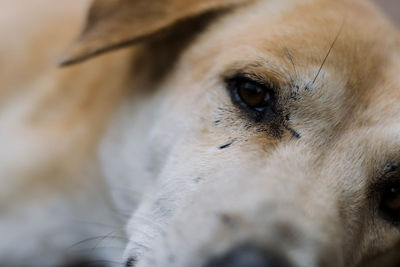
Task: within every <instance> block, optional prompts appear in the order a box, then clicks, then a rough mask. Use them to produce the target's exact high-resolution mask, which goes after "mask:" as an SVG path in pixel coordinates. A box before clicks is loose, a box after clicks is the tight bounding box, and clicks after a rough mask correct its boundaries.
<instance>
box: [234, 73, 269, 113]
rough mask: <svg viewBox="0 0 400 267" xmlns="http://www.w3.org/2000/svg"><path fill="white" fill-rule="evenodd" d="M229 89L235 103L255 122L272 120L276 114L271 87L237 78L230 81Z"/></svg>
mask: <svg viewBox="0 0 400 267" xmlns="http://www.w3.org/2000/svg"><path fill="white" fill-rule="evenodd" d="M228 89H229V91H230V93H231V96H232V100H233V102H234V103H235V104H236V105H238V106H239V107H240V108H242V109H243V110H244V111H246V112H247V113H248V114H249V115H250V116H251V117H252V118H253V119H254V120H255V121H265V120H267V119H271V118H272V116H273V115H274V114H275V113H276V111H275V107H274V97H273V90H272V88H271V87H270V86H267V85H265V84H261V83H259V82H256V81H253V80H252V79H249V78H244V77H235V78H232V79H230V80H228Z"/></svg>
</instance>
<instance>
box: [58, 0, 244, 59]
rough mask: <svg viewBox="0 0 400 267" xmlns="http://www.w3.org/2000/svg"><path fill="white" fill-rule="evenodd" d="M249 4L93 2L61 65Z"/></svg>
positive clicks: (236, 0) (221, 0)
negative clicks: (209, 13)
mask: <svg viewBox="0 0 400 267" xmlns="http://www.w3.org/2000/svg"><path fill="white" fill-rule="evenodd" d="M250 1H251V0H94V2H93V4H92V6H91V8H90V10H89V15H88V18H87V21H86V26H85V28H84V30H83V31H82V33H81V35H80V37H79V38H78V40H77V42H76V43H75V44H74V45H73V46H72V48H71V49H70V51H69V52H68V53H67V56H66V57H64V60H63V61H62V62H61V65H68V64H72V63H76V62H79V61H83V60H85V59H88V58H90V57H93V56H95V55H98V54H101V53H104V52H107V51H110V50H114V49H118V48H121V47H124V46H127V45H132V44H135V43H137V42H141V41H145V40H147V39H148V38H150V37H152V36H153V35H155V34H157V33H159V32H162V31H163V30H164V29H166V28H168V27H170V26H172V25H174V24H176V23H178V22H181V21H184V20H185V19H190V18H194V17H196V16H200V15H202V14H205V13H207V12H212V11H217V10H220V9H226V8H229V7H232V6H234V5H238V4H241V3H244V2H250Z"/></svg>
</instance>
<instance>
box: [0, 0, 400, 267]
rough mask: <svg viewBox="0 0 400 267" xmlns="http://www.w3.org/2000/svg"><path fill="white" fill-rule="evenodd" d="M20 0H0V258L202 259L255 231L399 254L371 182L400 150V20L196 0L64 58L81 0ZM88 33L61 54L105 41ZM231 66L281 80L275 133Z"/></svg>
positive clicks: (353, 7)
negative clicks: (175, 13) (241, 96)
mask: <svg viewBox="0 0 400 267" xmlns="http://www.w3.org/2000/svg"><path fill="white" fill-rule="evenodd" d="M182 1H183V0H182ZM15 2H16V1H12V0H6V1H5V2H4V4H3V5H5V8H3V9H4V10H8V12H6V13H7V14H5V15H4V16H0V17H1V19H2V20H4V23H1V24H0V33H1V36H3V38H2V39H3V40H4V41H3V42H2V44H1V46H0V54H1V58H2V60H1V62H2V64H3V68H2V69H1V70H0V82H1V84H2V86H1V88H0V96H1V99H0V144H1V145H2V149H1V150H0V181H1V184H2V187H1V188H0V211H1V212H0V265H2V264H5V265H4V266H58V265H61V264H63V263H66V262H67V261H69V260H74V259H75V258H77V259H80V258H82V257H83V258H87V259H88V260H89V261H91V260H106V261H104V263H108V264H110V265H113V264H114V265H115V266H118V265H119V263H121V264H123V263H122V262H127V261H129V260H131V262H132V263H133V261H132V259H135V262H136V263H137V265H136V266H137V267H164V266H173V267H189V266H191V267H197V266H198V267H200V266H203V265H204V264H205V263H206V262H207V261H208V260H209V259H211V258H213V257H218V256H219V255H223V254H224V253H226V252H228V251H229V250H231V249H232V248H234V247H236V246H237V245H239V244H242V243H249V242H251V243H254V244H257V245H258V246H261V247H265V248H266V249H267V248H274V249H275V250H277V251H279V252H280V253H281V254H283V255H284V257H285V258H287V259H289V260H290V261H291V262H292V263H293V265H294V266H296V267H297V266H298V267H312V266H315V267H316V266H327V267H328V266H332V267H340V266H343V267H353V266H367V265H368V264H370V265H371V266H379V267H384V266H387V267H390V266H393V267H394V266H396V264H398V263H399V262H400V261H399V259H396V257H397V256H396V254H397V253H396V251H397V249H398V248H397V244H398V243H399V241H400V230H399V228H398V227H396V226H394V225H392V224H390V223H389V222H387V221H386V220H385V219H383V218H382V217H381V216H380V214H379V212H378V211H377V208H376V205H377V203H376V202H375V199H374V198H373V197H372V196H371V194H370V188H371V186H372V185H373V184H374V183H376V182H377V181H379V180H380V179H382V177H381V175H380V174H381V173H382V169H383V167H384V166H385V164H387V163H388V162H398V161H399V160H400V154H399V153H400V120H399V118H398V116H397V115H398V114H399V112H400V76H399V72H400V38H399V34H398V32H397V30H396V29H395V28H394V27H393V26H392V25H391V24H390V23H389V22H388V21H387V19H386V18H385V17H384V16H382V14H381V13H380V12H379V11H378V9H377V7H376V6H374V5H373V4H371V3H370V2H369V1H367V0H258V1H257V0H256V1H232V2H230V1H224V4H223V5H222V7H221V6H219V5H218V4H215V5H214V3H215V2H214V3H213V2H212V1H206V2H207V3H211V4H209V5H198V6H195V7H196V8H192V9H191V6H190V5H189V7H190V8H188V10H190V12H187V13H185V12H182V14H184V15H183V16H184V17H185V18H181V17H173V19H171V20H168V19H169V17H168V19H166V20H165V21H162V23H161V22H160V24H159V25H158V26H159V27H158V28H157V30H158V31H161V32H162V33H161V34H160V32H158V33H157V34H159V35H157V34H156V35H154V36H152V37H151V38H150V39H146V40H142V39H143V36H136V35H135V36H131V35H129V36H127V35H126V34H127V33H126V32H125V30H124V31H122V30H121V32H119V31H118V30H116V31H114V32H107V34H111V35H110V36H109V37H110V38H116V39H112V40H122V39H123V40H124V41H131V42H130V43H129V44H133V43H135V46H133V47H129V48H127V49H124V50H120V51H117V52H112V53H108V54H106V55H103V56H100V57H98V58H95V59H93V60H90V61H87V62H84V63H82V64H79V65H73V66H68V67H65V68H58V67H57V66H56V65H57V64H56V63H57V60H58V59H60V58H61V55H62V53H63V51H65V50H66V49H67V47H68V45H69V44H70V41H71V40H73V38H74V36H75V34H76V33H77V32H78V31H79V30H80V29H81V28H82V27H83V24H84V14H86V13H87V9H88V6H89V5H88V4H89V3H87V1H79V3H76V2H74V3H73V4H72V3H71V2H70V1H60V3H59V2H58V1H57V4H56V3H55V1H50V0H30V1H25V2H24V4H25V5H26V6H25V7H24V8H23V9H21V6H20V4H16V3H15ZM97 2H99V3H100V2H103V4H104V3H106V2H104V1H97ZM111 2H114V1H110V2H109V3H111ZM164 2H165V4H168V1H167V0H165V1H163V3H164ZM200 2H201V1H193V2H192V3H193V5H197V4H198V3H200ZM174 3H175V4H177V5H178V6H179V3H180V1H177V0H174ZM185 5H186V4H185ZM231 5H232V6H231ZM226 6H228V7H229V8H228V9H226ZM152 8H154V10H155V11H154V14H158V13H157V12H158V11H159V10H158V9H157V8H159V7H157V5H156V6H154V7H153V6H152ZM185 8H186V7H185ZM209 9H211V10H212V11H213V12H215V14H214V13H213V14H212V15H209V16H207V15H204V14H203V13H205V12H208V11H209ZM25 10H26V11H25ZM182 10H184V8H182ZM192 11H193V12H192ZM1 12H2V13H4V12H5V11H1ZM151 12H153V9H152V11H151ZM151 12H150V11H149V14H150V13H151ZM200 13H201V14H200ZM6 15H7V16H6ZM200 15H201V16H202V17H201V18H199V20H200V21H201V23H200V24H198V25H197V26H196V28H195V30H193V31H191V30H187V28H189V29H191V25H192V23H195V22H194V21H193V20H192V21H190V24H189V23H187V25H183V26H182V25H176V24H179V23H180V22H181V23H183V24H185V21H184V19H188V18H186V16H187V17H189V18H190V19H193V17H196V16H200ZM155 19H156V17H155V18H154V20H155ZM132 23H136V21H133V22H132ZM149 23H151V22H149ZM171 23H172V24H173V26H171V25H170V24H171ZM203 24H204V25H203ZM5 25H8V26H5ZM90 25H91V24H90V23H89V27H95V28H96V27H97V24H96V23H94V26H90ZM132 25H136V24H132ZM113 27H114V25H113ZM175 28H179V29H180V31H179V33H175V31H174V30H175ZM101 29H102V28H101V27H100V28H96V29H95V30H96V31H99V30H101ZM116 29H118V27H116ZM124 29H125V28H124ZM182 29H183V30H182ZM153 31H154V30H153V28H152V27H149V32H145V33H143V35H145V36H146V38H147V36H148V35H151V34H153ZM21 32H23V34H22V33H21ZM163 33H164V34H165V35H163ZM129 34H130V33H129ZM174 34H176V35H174ZM83 36H85V35H83ZM117 37H118V38H117ZM139 37H140V38H139ZM94 38H95V39H94V41H93V40H92V39H91V41H90V42H91V43H90V45H87V44H86V43H85V38H84V37H83V38H82V37H81V39H80V41H81V42H79V41H78V42H77V43H76V45H77V46H76V47H75V48H73V49H72V50H70V51H72V52H70V54H68V55H67V56H68V57H67V58H66V59H67V61H65V62H67V63H71V62H75V61H77V60H82V59H84V58H86V56H92V55H93V54H96V53H97V52H99V51H100V52H101V51H103V50H102V49H104V48H107V49H112V48H114V47H113V45H115V44H114V43H112V44H110V43H109V42H108V41H109V40H110V39H107V41H104V40H103V39H102V38H104V36H103V35H101V34H100V37H98V36H95V37H94ZM97 38H99V39H97ZM124 38H125V39H126V40H125V39H124ZM142 41H144V43H141V42H142ZM93 43H95V46H92V44H93ZM330 49H331V51H330V53H329V55H328V54H327V53H328V51H329V50H330ZM74 51H78V52H76V53H75V54H74ZM82 51H83V52H82ZM327 55H328V57H326V56H327ZM68 59H70V61H68ZM325 59H326V60H325ZM324 61H325V62H324ZM322 62H324V64H323V66H322V68H321V64H322ZM236 73H252V74H254V75H256V76H257V77H261V78H262V79H265V80H268V81H273V82H274V83H275V84H277V88H279V90H280V91H279V94H280V99H279V103H280V105H281V106H282V110H283V114H284V115H285V121H284V123H285V126H286V128H282V130H281V132H280V135H279V137H277V136H273V135H271V132H270V130H269V129H268V125H259V124H254V123H253V122H251V120H250V119H249V118H248V117H247V116H246V115H245V114H243V112H242V111H241V110H239V109H238V108H237V107H236V106H234V105H233V104H232V102H231V99H230V97H229V94H228V92H227V89H226V82H225V80H226V79H227V78H230V77H232V76H233V75H235V74H236ZM317 74H318V75H317ZM286 115H287V116H286ZM288 129H292V130H294V131H296V132H297V133H298V134H299V138H296V137H294V135H293V132H291V131H290V130H288ZM227 144H230V145H229V146H227V147H226V148H225V149H221V147H223V146H224V145H227ZM123 213H128V214H127V215H128V216H129V217H130V219H129V220H124V219H121V214H123ZM99 225H100V226H99ZM125 230H126V231H125ZM90 237H93V238H94V240H97V241H95V242H94V244H93V243H91V244H90V245H88V247H86V249H87V248H89V250H88V252H89V253H86V252H87V251H86V252H85V253H83V254H82V251H83V250H84V249H82V250H80V247H79V246H81V245H82V242H79V241H85V240H86V241H87V239H88V238H90ZM96 237H97V238H96ZM113 237H114V238H113ZM125 239H126V240H125ZM86 241H85V242H86ZM119 241H120V242H119ZM85 242H83V244H84V245H85ZM102 245H103V246H104V247H105V249H104V250H101V249H100V250H99V247H102ZM76 246H78V249H76V248H77V247H76ZM107 247H108V248H109V250H108V251H107ZM111 247H114V252H113V253H111V254H109V253H110V250H111V249H112V248H111ZM116 248H117V249H116ZM122 251H124V252H123V253H122ZM111 261H112V262H111Z"/></svg>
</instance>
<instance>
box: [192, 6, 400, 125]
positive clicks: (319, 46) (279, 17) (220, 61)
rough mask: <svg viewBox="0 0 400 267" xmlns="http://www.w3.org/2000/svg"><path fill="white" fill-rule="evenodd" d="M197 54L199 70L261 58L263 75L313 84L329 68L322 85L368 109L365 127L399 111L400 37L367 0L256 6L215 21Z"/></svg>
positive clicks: (250, 62)
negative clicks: (339, 88) (275, 74)
mask: <svg viewBox="0 0 400 267" xmlns="http://www.w3.org/2000/svg"><path fill="white" fill-rule="evenodd" d="M221 47H223V48H224V49H223V51H221ZM197 48H198V49H194V51H195V53H191V55H192V58H191V60H193V61H195V62H197V63H198V62H200V61H201V62H203V63H204V64H194V65H197V66H199V69H198V70H200V72H208V71H210V70H212V69H218V67H217V68H215V65H219V66H220V69H218V71H223V69H221V68H227V67H229V66H230V65H232V63H235V61H236V62H244V64H243V66H246V61H247V63H248V64H247V65H248V66H249V65H252V63H254V61H255V60H258V61H265V62H266V64H264V66H265V69H264V71H265V72H268V68H272V69H273V72H281V74H283V75H281V77H285V76H286V77H287V78H289V77H293V76H294V75H297V74H299V76H300V79H303V80H307V79H308V80H307V81H310V79H311V81H312V79H313V78H314V77H315V76H314V74H317V73H318V70H319V68H320V67H323V68H322V72H327V73H328V74H330V75H327V76H326V77H325V80H324V77H321V80H322V82H321V84H324V83H326V84H329V83H331V84H333V83H337V84H340V86H343V88H345V89H344V90H345V91H346V92H345V94H346V95H347V96H348V97H347V99H346V101H349V103H347V104H348V105H359V106H363V108H362V109H361V110H362V111H363V115H361V114H358V115H359V116H358V117H359V118H360V123H362V122H361V118H362V117H365V120H369V121H371V120H374V119H375V118H380V119H381V118H382V117H383V114H382V113H386V114H390V113H392V115H393V114H397V113H398V109H399V107H398V104H397V103H399V101H398V100H399V99H400V80H399V78H398V75H397V73H398V72H399V71H400V38H399V34H398V31H397V30H396V29H395V28H394V27H393V26H392V25H391V23H390V22H389V21H388V20H387V19H386V18H385V17H384V16H383V15H382V14H381V13H380V12H379V11H378V10H377V9H376V7H375V6H374V5H373V4H371V3H370V2H369V1H365V0H301V1H291V0H283V1H277V0H272V1H258V2H256V3H255V4H251V5H248V6H246V7H243V8H241V9H239V10H237V11H236V12H233V13H232V14H230V15H228V16H226V17H225V18H224V19H223V20H221V21H220V22H219V23H216V25H214V26H213V27H211V28H210V30H209V31H208V33H206V34H205V35H204V36H203V39H202V40H201V42H200V45H197ZM199 55H200V57H201V59H199ZM204 59H206V60H205V61H206V62H205V61H204ZM207 59H210V60H207ZM293 65H294V66H293ZM244 71H246V70H244ZM295 72H297V73H295ZM287 73H291V74H290V75H285V74H287ZM302 74H303V75H304V77H301V75H302ZM321 76H323V75H321ZM332 88H335V86H320V87H319V89H321V90H325V91H327V90H328V89H329V90H332ZM326 93H329V94H335V92H333V93H332V92H326ZM394 99H396V100H394ZM382 103H385V104H382ZM388 103H389V104H388ZM343 110H345V109H343Z"/></svg>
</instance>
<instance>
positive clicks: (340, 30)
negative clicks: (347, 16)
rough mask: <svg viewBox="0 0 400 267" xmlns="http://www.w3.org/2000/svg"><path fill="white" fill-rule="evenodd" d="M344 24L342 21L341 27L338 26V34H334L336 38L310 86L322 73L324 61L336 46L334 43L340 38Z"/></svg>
mask: <svg viewBox="0 0 400 267" xmlns="http://www.w3.org/2000/svg"><path fill="white" fill-rule="evenodd" d="M344 22H345V21H344V20H343V22H342V25H341V26H340V29H339V32H338V33H337V34H336V37H335V39H334V40H333V42H332V44H331V46H330V47H329V50H328V53H326V55H325V58H324V60H323V61H322V64H321V66H320V67H319V69H318V72H317V75H315V77H314V80H313V81H312V83H311V84H314V83H315V81H316V80H317V78H318V76H319V75H320V73H321V71H322V68H323V67H324V65H325V63H326V61H327V59H328V57H329V55H330V54H331V52H332V49H333V47H334V46H335V44H336V41H337V40H338V39H339V36H340V34H341V33H342V30H343V26H344Z"/></svg>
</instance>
